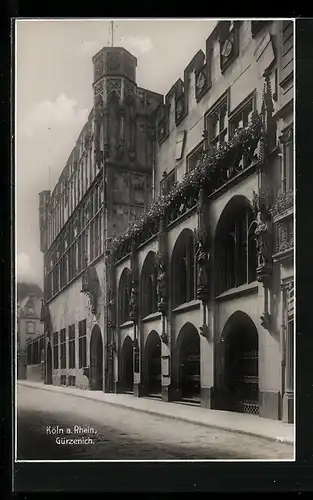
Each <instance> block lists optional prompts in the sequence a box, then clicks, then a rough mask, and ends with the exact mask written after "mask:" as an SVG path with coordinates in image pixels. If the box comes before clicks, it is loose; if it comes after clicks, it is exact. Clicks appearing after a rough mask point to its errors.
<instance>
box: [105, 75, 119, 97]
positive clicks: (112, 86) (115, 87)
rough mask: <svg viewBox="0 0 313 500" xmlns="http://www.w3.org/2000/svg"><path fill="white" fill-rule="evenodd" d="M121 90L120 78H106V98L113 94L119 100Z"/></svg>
mask: <svg viewBox="0 0 313 500" xmlns="http://www.w3.org/2000/svg"><path fill="white" fill-rule="evenodd" d="M121 88H122V83H121V79H120V78H108V79H107V98H108V97H109V96H110V94H112V92H115V93H116V95H117V96H118V97H119V98H121Z"/></svg>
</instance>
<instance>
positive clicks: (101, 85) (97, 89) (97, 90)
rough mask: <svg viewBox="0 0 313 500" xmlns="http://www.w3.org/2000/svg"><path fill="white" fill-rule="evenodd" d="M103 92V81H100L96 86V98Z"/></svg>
mask: <svg viewBox="0 0 313 500" xmlns="http://www.w3.org/2000/svg"><path fill="white" fill-rule="evenodd" d="M102 92H103V80H100V82H98V83H96V85H95V96H97V95H99V94H100V95H101V94H102Z"/></svg>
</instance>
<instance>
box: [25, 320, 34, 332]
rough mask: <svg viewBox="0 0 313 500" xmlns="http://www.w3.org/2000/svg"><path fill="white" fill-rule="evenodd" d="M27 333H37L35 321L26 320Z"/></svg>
mask: <svg viewBox="0 0 313 500" xmlns="http://www.w3.org/2000/svg"><path fill="white" fill-rule="evenodd" d="M26 333H35V322H34V321H27V322H26Z"/></svg>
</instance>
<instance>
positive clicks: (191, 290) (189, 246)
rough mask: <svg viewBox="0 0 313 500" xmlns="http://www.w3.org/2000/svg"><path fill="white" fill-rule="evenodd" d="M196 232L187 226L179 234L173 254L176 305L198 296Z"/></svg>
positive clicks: (174, 304)
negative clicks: (195, 249)
mask: <svg viewBox="0 0 313 500" xmlns="http://www.w3.org/2000/svg"><path fill="white" fill-rule="evenodd" d="M195 268H196V266H195V251H194V233H193V232H192V230H191V229H189V228H185V229H183V230H182V232H181V233H180V235H179V236H178V238H177V240H176V242H175V245H174V248H173V251H172V255H171V266H170V269H171V298H172V306H173V307H176V306H178V305H180V304H183V303H185V302H190V301H191V300H193V299H195V297H196V274H195V272H196V271H195Z"/></svg>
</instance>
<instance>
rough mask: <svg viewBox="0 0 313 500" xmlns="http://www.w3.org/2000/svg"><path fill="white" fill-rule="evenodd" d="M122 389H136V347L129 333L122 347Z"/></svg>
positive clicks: (124, 390) (125, 390) (130, 390)
mask: <svg viewBox="0 0 313 500" xmlns="http://www.w3.org/2000/svg"><path fill="white" fill-rule="evenodd" d="M121 385H122V391H123V392H133V390H134V349H133V342H132V340H131V338H130V337H129V335H127V337H126V338H125V340H124V342H123V347H122V384H121Z"/></svg>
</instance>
